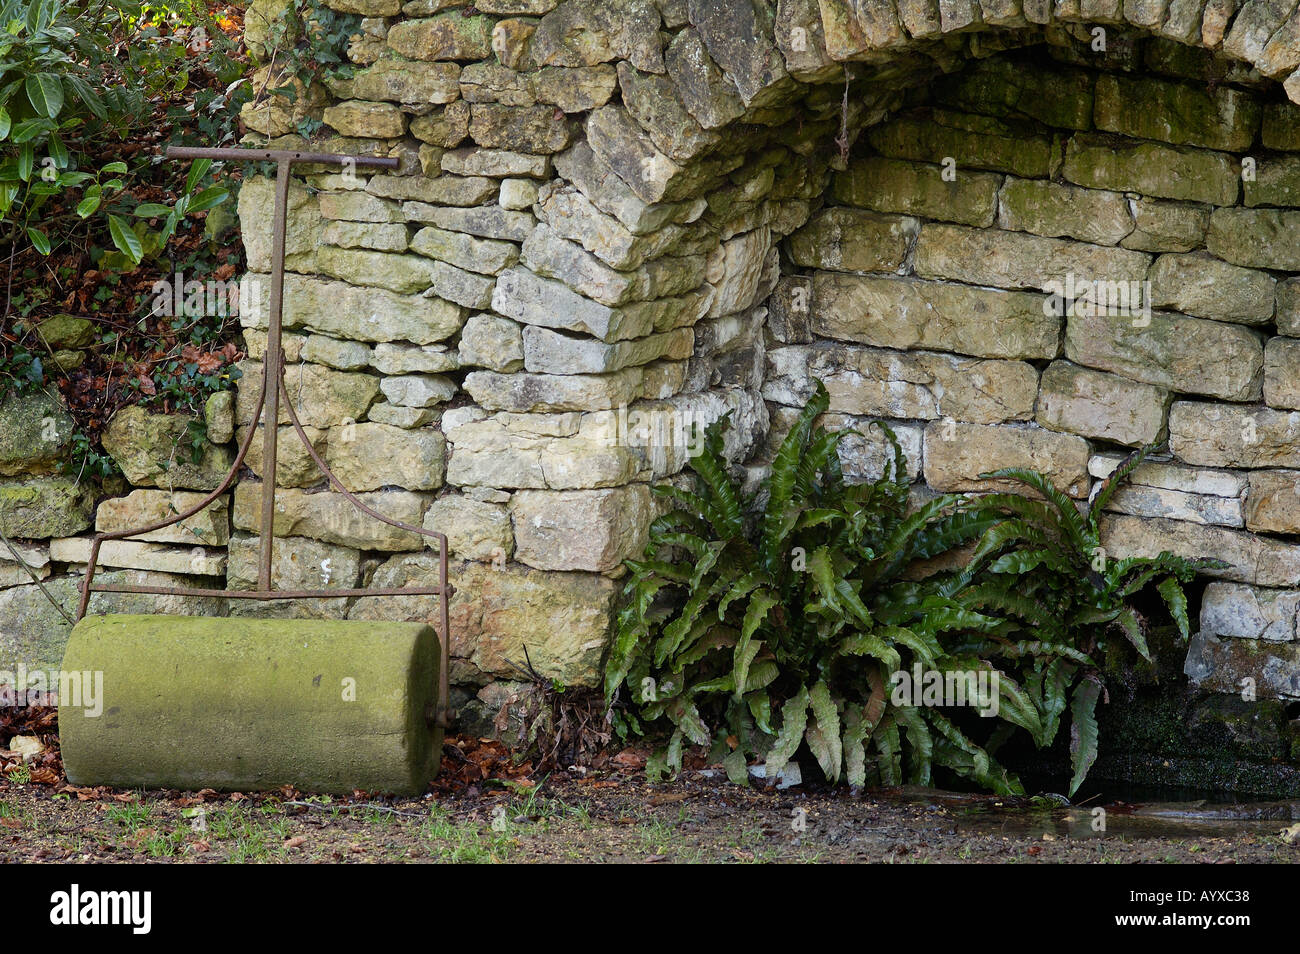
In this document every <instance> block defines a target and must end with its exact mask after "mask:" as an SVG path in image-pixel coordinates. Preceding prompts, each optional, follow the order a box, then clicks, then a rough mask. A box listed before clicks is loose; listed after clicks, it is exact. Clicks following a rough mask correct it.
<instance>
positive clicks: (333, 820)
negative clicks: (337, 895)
mask: <svg viewBox="0 0 1300 954" xmlns="http://www.w3.org/2000/svg"><path fill="white" fill-rule="evenodd" d="M464 774H465V773H463V772H462V773H460V775H459V776H458V775H456V773H452V772H448V773H446V779H445V780H444V781H443V782H442V783H441V784H436V785H435V787H434V788H435V790H434V792H433V793H431V794H429V795H426V796H425V797H423V798H418V799H391V798H374V797H367V796H365V795H357V796H354V797H349V798H337V797H336V798H330V797H322V796H303V795H300V794H298V793H295V792H292V791H285V792H279V793H274V794H238V793H237V794H217V793H215V792H206V791H205V792H203V793H180V792H131V791H113V790H109V789H103V788H99V789H77V788H76V787H74V786H69V785H67V784H66V783H61V784H58V785H39V784H34V783H31V782H27V783H23V782H22V781H15V780H13V779H12V778H9V779H6V780H4V781H2V782H0V860H3V861H5V862H74V863H75V862H126V861H132V862H156V863H177V862H192V863H205V864H212V863H222V862H291V863H293V862H297V863H304V862H306V863H322V862H323V863H330V862H339V863H366V862H372V863H373V862H534V861H544V862H588V863H590V862H632V863H654V862H708V863H712V862H722V863H736V862H741V863H753V862H886V863H900V864H924V863H932V862H966V863H975V862H995V863H1034V864H1044V863H1128V862H1157V863H1159V862H1197V863H1239V864H1240V863H1275V862H1291V861H1297V860H1300V839H1296V844H1294V845H1293V844H1291V843H1289V841H1288V837H1289V835H1287V834H1286V833H1285V832H1286V829H1287V828H1288V827H1290V826H1292V825H1293V824H1294V823H1295V820H1293V819H1291V818H1290V813H1291V809H1290V807H1289V806H1284V807H1281V808H1274V809H1271V810H1270V811H1269V814H1271V815H1272V816H1273V817H1268V818H1253V817H1248V818H1242V819H1236V820H1225V819H1221V818H1212V817H1207V816H1206V811H1207V810H1206V809H1205V808H1203V807H1200V808H1198V807H1197V806H1173V807H1170V806H1153V805H1126V804H1123V803H1113V802H1112V803H1111V804H1109V805H1107V806H1104V807H1105V813H1104V815H1101V814H1098V813H1096V812H1094V808H1095V807H1102V806H1100V805H1084V806H1079V807H1067V806H1062V805H1059V804H1057V803H1056V802H1055V801H1053V800H1051V799H1044V798H1025V799H1000V798H990V797H986V796H968V795H955V794H951V793H941V792H935V791H919V790H907V789H900V790H891V791H876V792H865V793H861V794H857V795H854V794H851V793H849V792H847V791H845V790H843V789H839V790H815V789H809V790H805V789H804V787H802V786H801V787H800V788H796V789H789V790H786V791H771V790H758V789H752V788H751V789H745V788H741V787H738V786H735V785H731V784H729V783H728V782H726V780H725V779H724V778H722V777H720V775H721V773H715V772H711V771H710V770H708V769H704V770H703V771H687V772H685V773H684V774H683V775H682V777H680V778H679V779H677V780H675V781H673V782H669V783H660V784H651V783H649V782H647V781H646V779H645V776H644V774H643V773H642V772H640V771H637V770H632V769H630V768H628V767H626V766H623V767H620V766H618V764H617V760H615V761H614V762H611V763H610V765H609V767H608V768H607V769H606V770H604V771H592V770H576V769H571V770H567V771H559V772H552V773H550V774H548V775H541V774H536V775H535V777H534V778H528V777H523V776H521V777H517V778H512V777H510V775H511V774H512V773H509V772H507V773H497V774H498V775H499V776H500V777H486V778H484V779H482V780H479V781H473V782H470V783H466V782H465V781H464ZM1234 811H1235V812H1236V813H1237V814H1244V815H1248V816H1249V815H1255V814H1258V813H1259V810H1257V809H1254V808H1246V809H1244V810H1242V809H1237V810H1234ZM1284 816H1285V817H1284ZM1296 820H1300V819H1296ZM1102 821H1104V826H1103V825H1102V824H1101V822H1102ZM1102 827H1104V830H1099V829H1100V828H1102Z"/></svg>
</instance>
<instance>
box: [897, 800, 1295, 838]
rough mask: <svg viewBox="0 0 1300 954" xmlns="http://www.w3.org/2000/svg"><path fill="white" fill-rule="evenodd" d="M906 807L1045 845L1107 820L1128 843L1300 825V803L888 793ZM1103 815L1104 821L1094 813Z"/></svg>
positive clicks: (1109, 829)
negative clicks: (1067, 801)
mask: <svg viewBox="0 0 1300 954" xmlns="http://www.w3.org/2000/svg"><path fill="white" fill-rule="evenodd" d="M890 794H891V795H893V796H895V797H898V798H901V799H903V800H905V801H912V802H921V803H924V804H926V805H927V806H928V807H930V808H933V809H935V810H941V811H943V812H944V813H945V814H946V815H947V816H948V817H949V818H950V819H952V821H953V822H954V823H955V824H956V826H957V827H958V828H960V829H962V830H964V831H968V832H972V833H978V834H985V835H1007V836H1016V837H1030V838H1038V839H1041V838H1042V837H1043V836H1044V835H1047V836H1050V837H1059V838H1082V837H1088V836H1092V835H1095V834H1097V833H1098V828H1097V827H1096V826H1097V825H1098V821H1099V818H1104V824H1105V832H1106V834H1107V835H1123V836H1127V837H1130V838H1163V839H1168V838H1192V837H1196V838H1214V837H1234V836H1239V835H1241V834H1243V833H1246V832H1254V833H1259V834H1276V833H1277V832H1278V831H1279V830H1280V829H1281V828H1285V827H1288V826H1289V825H1291V824H1293V823H1294V822H1295V821H1297V820H1300V801H1280V802H1218V803H1215V802H1211V801H1209V800H1208V799H1205V798H1198V799H1192V800H1186V801H1156V800H1151V801H1138V800H1136V796H1137V795H1138V794H1139V793H1136V792H1132V791H1127V790H1126V791H1125V792H1124V794H1125V795H1126V796H1128V797H1129V798H1134V799H1135V800H1133V801H1129V800H1127V799H1125V800H1120V799H1118V798H1112V799H1110V800H1104V799H1100V798H1095V799H1093V800H1091V801H1080V802H1078V803H1076V804H1074V805H1063V804H1061V803H1060V802H1059V801H1056V800H1054V799H1051V798H1043V797H1016V798H999V797H993V796H988V795H970V794H964V793H960V792H945V791H939V790H936V789H923V788H912V787H905V788H902V789H896V790H893V791H892V792H890ZM1098 808H1100V809H1102V810H1103V811H1104V812H1105V814H1104V816H1101V815H1099V814H1098V813H1097V812H1096V811H1095V809H1098Z"/></svg>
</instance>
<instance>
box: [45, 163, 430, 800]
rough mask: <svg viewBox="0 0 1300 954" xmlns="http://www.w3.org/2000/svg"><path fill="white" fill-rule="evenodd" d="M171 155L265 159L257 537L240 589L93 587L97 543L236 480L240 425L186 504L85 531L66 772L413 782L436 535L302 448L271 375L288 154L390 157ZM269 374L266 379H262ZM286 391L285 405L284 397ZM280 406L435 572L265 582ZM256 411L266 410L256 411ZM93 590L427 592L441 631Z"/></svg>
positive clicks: (70, 648)
mask: <svg viewBox="0 0 1300 954" xmlns="http://www.w3.org/2000/svg"><path fill="white" fill-rule="evenodd" d="M167 157H168V158H170V159H211V160H229V161H240V162H247V161H255V162H265V161H270V162H274V163H276V164H277V181H276V192H275V217H274V226H273V227H274V242H273V246H272V265H271V290H270V302H269V305H270V308H269V312H270V325H269V331H268V335H267V348H266V358H265V365H264V368H265V370H264V373H263V374H262V387H261V393H260V394H259V396H258V399H257V409H256V411H254V414H253V420H254V422H259V421H260V422H262V427H261V431H262V440H263V450H262V460H263V461H269V462H270V463H269V464H266V465H264V466H263V468H262V473H263V481H262V500H261V526H260V532H261V537H260V540H259V547H260V549H259V553H258V557H259V560H258V582H257V587H256V589H252V590H214V589H200V588H189V587H164V586H144V585H118V584H113V585H109V584H96V583H95V566H96V562H97V561H98V559H99V550H100V545H101V544H102V543H103V542H104V541H105V540H117V539H122V538H126V537H132V536H137V535H139V534H143V533H149V532H152V531H154V530H158V529H161V528H163V527H167V526H170V525H172V524H175V523H179V522H180V521H182V520H186V519H188V518H189V517H191V516H193V515H194V514H196V513H199V512H200V511H202V510H203V509H205V508H206V507H207V506H209V505H210V504H211V503H213V502H214V501H216V500H217V499H218V498H220V497H221V495H222V494H224V493H225V492H226V490H227V489H228V488H229V487H230V486H231V484H232V483H234V481H235V477H236V474H237V473H238V471H239V469H240V467H241V466H242V465H243V462H244V458H245V456H246V455H247V454H248V450H249V448H250V447H251V446H252V442H253V437H254V434H255V433H256V431H257V428H256V427H251V428H249V431H248V434H247V435H246V437H245V438H244V440H243V441H242V442H241V444H240V447H239V453H238V455H237V456H236V457H235V461H234V464H233V465H232V467H231V468H230V471H229V472H228V473H227V474H226V476H225V479H224V480H223V481H222V482H221V484H220V486H218V487H217V488H216V489H215V490H214V491H212V492H211V493H210V494H208V495H207V496H206V497H205V498H204V499H203V500H202V501H200V502H199V503H198V504H197V505H196V506H194V507H192V508H190V509H189V510H187V511H185V512H183V513H177V514H175V515H173V516H171V517H169V518H168V519H166V520H162V521H159V522H157V523H154V524H151V525H149V526H145V527H140V528H138V529H129V530H121V531H117V532H112V533H98V534H96V535H95V537H94V539H93V541H92V544H91V550H90V559H89V562H88V564H87V566H86V576H85V579H84V580H83V581H82V585H81V601H80V605H79V607H78V611H77V620H78V622H77V624H76V626H74V627H73V630H72V633H71V636H70V637H69V640H68V644H67V649H66V651H65V653H64V657H63V669H64V671H75V672H86V671H90V672H102V673H103V691H102V695H103V706H102V713H101V714H100V715H98V716H97V717H94V716H90V715H87V714H86V713H85V711H83V710H82V709H80V708H78V707H75V706H72V705H70V704H67V703H68V702H70V700H60V708H59V740H60V744H61V747H62V751H63V763H64V767H65V769H66V771H67V775H68V780H69V781H70V782H73V783H74V784H77V785H113V786H119V787H137V786H144V787H148V788H181V789H202V788H215V789H224V790H227V791H233V790H245V791H254V790H266V789H273V788H278V787H280V786H284V785H292V786H294V787H296V788H298V789H301V790H304V791H318V792H339V793H347V792H351V791H353V790H355V789H362V790H366V791H386V792H394V793H402V794H415V793H418V792H420V791H422V790H423V789H424V787H425V786H426V785H427V783H428V781H429V780H430V779H431V778H432V777H433V776H434V775H435V774H436V773H437V770H438V763H439V756H440V754H441V748H442V734H443V730H444V729H445V728H446V719H447V664H448V642H449V628H448V609H447V604H448V601H449V600H450V598H451V594H452V592H453V590H452V587H451V586H449V585H448V583H447V538H446V537H445V536H444V535H443V534H441V533H438V532H436V531H433V530H428V529H425V528H423V527H417V526H412V525H410V524H406V523H402V522H401V521H397V520H392V519H390V518H388V517H386V516H384V515H383V514H381V513H378V512H377V511H375V510H373V509H372V508H370V507H368V506H367V505H366V504H365V503H364V502H362V501H361V500H359V499H357V498H356V497H355V496H353V495H352V494H351V493H349V492H348V491H347V489H346V488H344V487H343V486H342V484H341V483H340V482H339V480H338V479H337V478H336V477H335V476H334V474H333V473H332V472H331V471H330V469H329V467H328V466H327V465H326V464H325V461H324V460H322V459H321V457H320V455H319V454H318V453H317V451H316V449H315V448H314V447H313V446H312V444H311V441H310V440H309V439H308V437H307V435H306V433H305V432H304V431H303V428H302V425H301V424H300V423H299V421H298V416H297V413H296V411H295V409H294V407H293V404H292V401H291V400H290V399H289V394H288V391H287V389H286V386H285V382H284V353H283V348H282V343H281V324H282V308H281V296H282V293H283V288H284V254H285V229H286V226H285V219H286V211H287V206H288V194H289V176H290V171H291V167H292V166H293V165H294V164H295V163H314V164H325V165H331V166H341V167H343V168H344V169H345V170H349V171H350V170H351V169H354V168H355V167H357V166H371V167H379V168H385V169H393V168H396V167H397V166H398V165H399V160H397V159H394V158H387V157H384V158H379V157H371V156H347V155H335V154H327V153H311V152H294V151H287V150H253V149H197V148H187V147H170V148H169V149H168V150H167ZM268 382H269V383H268ZM281 398H283V402H282V401H281ZM282 408H283V410H284V412H285V414H286V415H287V417H288V419H289V421H290V423H291V424H292V425H293V428H294V430H295V432H296V433H297V435H298V437H299V438H300V439H301V440H302V442H303V444H304V446H305V447H306V448H307V452H308V454H310V455H311V458H312V460H313V461H314V462H315V464H316V466H317V467H318V468H319V469H320V472H321V473H322V474H324V475H325V476H326V477H327V478H328V480H329V484H330V487H331V489H333V490H335V491H337V492H339V493H341V494H342V495H343V496H344V497H346V499H347V500H348V501H350V502H351V503H352V504H353V505H354V506H356V507H357V508H358V509H359V510H361V511H362V512H364V513H365V514H367V515H369V516H370V517H373V518H374V519H376V520H380V521H383V522H384V523H387V524H390V525H392V526H395V527H400V528H401V529H403V530H408V531H411V532H413V533H417V534H421V535H422V536H425V537H429V538H432V540H434V541H435V542H436V543H437V545H438V585H437V586H411V587H402V588H371V589H321V590H297V591H287V590H277V589H275V588H274V586H273V583H272V579H271V558H272V552H273V547H274V545H275V540H274V518H275V479H274V475H275V474H276V472H277V470H276V461H277V447H276V439H277V436H278V427H277V426H276V424H275V422H277V421H279V419H280V412H281V409H282ZM263 411H265V416H263ZM94 592H114V593H123V592H128V593H148V594H158V595H164V594H184V595H192V596H211V597H224V598H227V599H251V600H283V599H293V600H302V599H324V598H338V597H350V596H367V597H374V596H420V595H427V596H437V597H438V607H439V610H438V616H439V620H438V632H435V631H434V629H433V628H432V627H431V626H430V625H428V624H426V623H421V622H370V621H366V622H361V621H343V620H317V619H246V618H217V617H191V616H162V615H158V616H148V615H116V616H87V615H86V611H87V609H88V607H89V605H90V597H91V594H92V593H94Z"/></svg>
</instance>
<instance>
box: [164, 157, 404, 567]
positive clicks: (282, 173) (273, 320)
mask: <svg viewBox="0 0 1300 954" xmlns="http://www.w3.org/2000/svg"><path fill="white" fill-rule="evenodd" d="M167 158H168V159H216V160H226V161H236V162H268V161H269V162H274V163H276V165H277V169H276V175H275V217H274V219H273V226H272V227H273V229H274V232H273V233H272V234H273V241H272V245H271V301H270V322H269V327H268V329H267V336H266V359H265V361H264V362H263V364H262V379H263V381H265V382H274V383H272V384H269V385H268V386H267V388H266V390H265V397H266V407H265V408H264V413H265V416H264V417H263V418H262V419H263V421H265V422H266V423H265V425H264V426H263V428H262V515H261V517H262V519H261V527H262V537H261V539H260V540H259V541H258V542H259V544H260V546H259V547H258V553H257V557H258V560H257V584H258V588H259V589H263V590H269V589H270V588H271V555H272V554H271V551H272V547H273V546H274V542H273V541H274V536H273V534H272V530H273V529H274V523H275V477H276V470H277V465H278V463H279V460H278V456H277V450H278V449H277V447H276V443H277V441H278V438H279V432H280V386H279V375H280V365H281V364H282V362H283V360H284V350H283V346H282V343H281V341H280V331H281V325H282V323H283V304H282V302H283V293H284V242H285V232H286V230H287V227H288V226H287V219H288V217H289V171H290V169H291V167H292V166H293V165H294V164H295V163H299V162H309V163H315V164H322V165H331V166H344V167H348V166H375V167H378V168H381V169H396V168H398V166H399V165H400V164H401V161H400V160H398V159H395V158H391V157H388V156H349V155H341V154H337V153H329V152H303V151H300V150H295V149H204V148H199V147H195V146H168V147H167Z"/></svg>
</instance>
